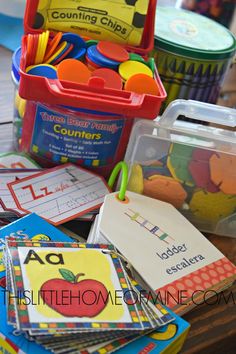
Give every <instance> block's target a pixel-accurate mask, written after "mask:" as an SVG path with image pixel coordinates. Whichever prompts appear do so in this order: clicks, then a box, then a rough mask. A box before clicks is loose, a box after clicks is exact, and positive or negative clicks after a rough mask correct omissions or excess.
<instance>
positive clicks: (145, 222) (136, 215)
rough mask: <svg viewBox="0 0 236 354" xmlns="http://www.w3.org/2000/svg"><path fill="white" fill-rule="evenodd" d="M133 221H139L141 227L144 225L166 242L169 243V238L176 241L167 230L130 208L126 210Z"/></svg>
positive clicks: (126, 213)
mask: <svg viewBox="0 0 236 354" xmlns="http://www.w3.org/2000/svg"><path fill="white" fill-rule="evenodd" d="M125 215H127V216H128V217H129V218H130V219H131V220H132V221H135V222H136V223H138V224H139V225H140V226H141V227H144V228H145V229H146V230H148V231H149V232H150V233H151V234H152V235H154V236H157V237H158V238H159V240H161V241H164V242H165V243H167V244H169V242H168V239H171V240H172V241H174V238H173V237H171V236H170V235H168V234H167V233H166V232H165V231H163V230H162V229H161V228H160V227H159V226H157V225H155V224H153V223H151V222H150V221H148V220H147V219H145V218H144V217H143V216H142V215H141V214H139V213H138V212H136V211H133V210H131V209H128V210H127V211H126V212H125Z"/></svg>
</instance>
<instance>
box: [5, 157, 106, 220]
mask: <svg viewBox="0 0 236 354" xmlns="http://www.w3.org/2000/svg"><path fill="white" fill-rule="evenodd" d="M8 187H9V189H10V191H11V193H12V195H13V198H14V200H15V202H16V204H17V207H18V208H19V209H20V210H21V211H22V212H25V213H33V212H34V213H36V214H38V215H39V216H41V217H43V218H44V219H46V220H48V221H49V222H51V223H52V224H54V225H59V224H62V223H64V222H66V221H69V220H71V219H74V218H75V217H77V216H81V215H84V214H87V213H88V212H89V211H91V210H94V209H97V208H98V207H99V206H100V205H101V204H102V203H103V200H104V197H105V195H106V194H108V193H110V190H109V187H108V186H107V185H106V183H105V180H104V179H103V178H102V177H99V176H97V175H95V174H94V173H92V172H89V171H86V170H84V169H83V168H80V167H77V166H74V165H73V164H66V165H62V166H59V167H55V168H52V169H50V170H47V171H43V172H40V173H38V174H37V175H35V176H31V177H26V178H24V179H22V180H20V181H15V182H12V183H9V184H8Z"/></svg>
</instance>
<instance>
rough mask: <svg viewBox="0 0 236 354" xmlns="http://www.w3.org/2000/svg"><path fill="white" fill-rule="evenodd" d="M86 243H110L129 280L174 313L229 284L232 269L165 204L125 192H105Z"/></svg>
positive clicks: (235, 269)
mask: <svg viewBox="0 0 236 354" xmlns="http://www.w3.org/2000/svg"><path fill="white" fill-rule="evenodd" d="M88 242H91V243H102V244H110V243H111V244H113V245H114V246H115V247H116V248H117V250H118V251H119V252H120V253H121V254H122V255H123V256H124V257H125V258H126V259H127V261H128V262H129V264H130V266H131V268H132V269H133V274H134V276H135V279H136V280H138V282H139V283H140V284H142V285H143V286H144V287H145V288H146V289H147V290H148V291H150V293H151V294H152V295H153V296H154V297H156V298H158V300H159V301H160V302H161V303H162V304H164V305H167V306H168V307H170V308H172V309H174V311H175V312H176V313H181V314H182V313H184V312H187V311H189V310H190V309H191V308H192V307H194V306H196V305H199V304H200V303H201V302H202V301H204V299H207V298H208V297H211V296H214V295H215V294H216V293H217V292H219V291H222V290H224V289H225V288H227V287H229V286H230V285H231V284H232V283H233V282H234V280H235V279H236V267H235V266H234V265H233V264H232V263H231V262H230V261H229V260H228V259H227V258H226V257H225V256H224V255H223V254H222V253H221V252H220V251H219V250H218V249H217V248H215V247H214V246H213V245H212V244H211V243H210V242H209V241H208V240H207V239H206V238H205V237H204V236H203V235H202V234H201V233H200V232H199V231H198V230H197V229H196V228H195V227H194V226H193V225H192V224H191V223H190V222H189V221H188V220H187V219H185V218H184V216H182V215H181V214H180V213H179V212H178V211H177V209H175V208H174V207H173V206H172V205H171V204H168V203H165V202H161V201H158V200H155V199H151V198H148V197H145V196H143V195H139V194H136V193H132V192H126V199H125V200H124V201H120V200H119V199H118V196H117V193H112V194H109V195H107V196H106V198H105V201H104V204H103V206H102V207H101V209H100V214H99V215H97V216H96V219H95V222H94V225H93V227H92V229H91V232H90V235H89V238H88Z"/></svg>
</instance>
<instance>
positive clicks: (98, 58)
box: [87, 45, 120, 70]
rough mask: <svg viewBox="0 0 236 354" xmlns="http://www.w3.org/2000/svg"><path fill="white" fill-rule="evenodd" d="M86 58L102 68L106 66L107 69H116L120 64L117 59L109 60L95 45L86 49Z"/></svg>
mask: <svg viewBox="0 0 236 354" xmlns="http://www.w3.org/2000/svg"><path fill="white" fill-rule="evenodd" d="M87 58H88V59H89V60H90V61H91V62H93V63H95V64H96V65H98V66H100V67H103V68H108V69H114V70H116V69H117V68H118V66H119V65H120V62H119V61H116V60H111V59H109V58H107V57H105V56H104V55H102V54H101V53H100V52H99V51H98V50H97V46H96V45H91V46H90V47H89V48H88V49H87Z"/></svg>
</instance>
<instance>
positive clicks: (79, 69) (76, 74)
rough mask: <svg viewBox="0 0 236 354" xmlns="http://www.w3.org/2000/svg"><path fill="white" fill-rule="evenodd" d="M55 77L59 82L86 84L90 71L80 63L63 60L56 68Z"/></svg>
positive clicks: (73, 60)
mask: <svg viewBox="0 0 236 354" xmlns="http://www.w3.org/2000/svg"><path fill="white" fill-rule="evenodd" d="M57 76H58V79H59V80H64V81H71V82H77V83H81V84H82V83H83V84H87V83H88V80H89V78H90V76H91V71H89V69H88V68H87V66H86V65H85V64H84V63H82V62H81V61H78V60H76V59H65V60H63V61H61V62H60V64H58V66H57Z"/></svg>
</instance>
